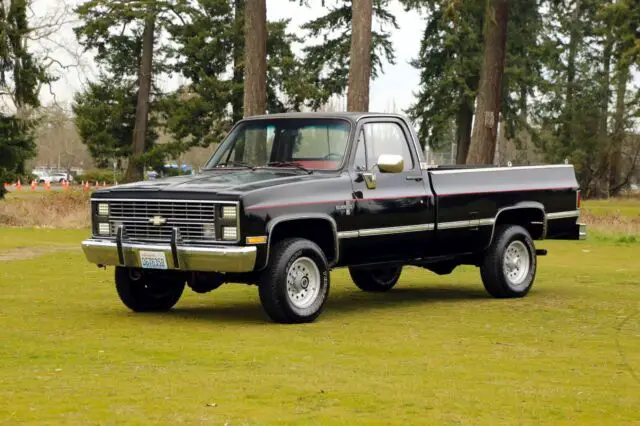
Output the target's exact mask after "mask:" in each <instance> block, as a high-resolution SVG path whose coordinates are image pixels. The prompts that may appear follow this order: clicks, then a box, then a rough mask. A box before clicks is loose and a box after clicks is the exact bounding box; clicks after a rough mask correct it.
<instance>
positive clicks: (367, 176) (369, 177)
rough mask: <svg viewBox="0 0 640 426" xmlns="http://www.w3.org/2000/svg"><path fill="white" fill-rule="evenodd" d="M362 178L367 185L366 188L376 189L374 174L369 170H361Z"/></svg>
mask: <svg viewBox="0 0 640 426" xmlns="http://www.w3.org/2000/svg"><path fill="white" fill-rule="evenodd" d="M362 178H363V179H364V183H365V184H366V185H367V189H376V186H377V182H376V174H375V173H371V172H363V173H362Z"/></svg>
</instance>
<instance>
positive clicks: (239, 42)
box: [231, 0, 244, 123]
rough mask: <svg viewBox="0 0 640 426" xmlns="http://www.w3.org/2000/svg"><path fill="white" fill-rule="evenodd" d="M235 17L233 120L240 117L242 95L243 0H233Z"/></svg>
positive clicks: (241, 113)
mask: <svg viewBox="0 0 640 426" xmlns="http://www.w3.org/2000/svg"><path fill="white" fill-rule="evenodd" d="M234 9H235V18H234V32H235V40H234V43H233V88H232V89H231V111H232V112H231V117H232V119H233V122H234V123H236V122H237V121H239V120H241V119H242V115H243V112H242V98H243V97H244V89H243V85H244V61H243V55H244V0H235V1H234Z"/></svg>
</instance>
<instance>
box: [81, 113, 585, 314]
mask: <svg viewBox="0 0 640 426" xmlns="http://www.w3.org/2000/svg"><path fill="white" fill-rule="evenodd" d="M91 212H92V224H93V230H92V234H93V235H92V236H91V238H89V239H87V240H85V241H84V242H83V243H82V247H83V250H84V252H85V254H86V257H87V259H88V260H89V261H90V262H93V263H95V264H97V265H99V266H108V265H112V266H115V284H116V289H117V292H118V295H119V296H120V299H121V300H122V302H123V303H124V304H125V305H126V306H127V307H129V308H130V309H132V310H134V311H138V312H139V311H164V310H169V309H171V308H172V307H173V306H174V305H175V304H176V303H177V302H178V300H179V299H180V297H181V295H182V293H183V291H184V289H185V286H188V287H189V288H191V289H192V290H193V291H195V292H198V293H205V292H209V291H212V290H214V289H216V288H218V287H219V286H220V285H222V284H224V283H245V284H254V285H257V286H258V289H259V294H260V300H261V303H262V305H263V307H264V309H265V311H266V312H267V314H268V315H269V317H270V318H271V319H272V320H273V321H276V322H283V323H300V322H310V321H313V320H315V319H316V318H317V317H318V315H320V313H321V312H322V310H323V307H324V306H325V302H326V300H327V297H328V294H329V286H330V274H329V272H330V270H331V269H332V268H339V267H347V268H349V272H350V275H351V277H352V279H353V281H354V283H355V284H356V286H358V287H359V288H360V289H362V290H364V291H372V292H385V291H388V290H390V289H391V288H393V287H394V286H395V285H396V283H397V282H398V280H399V279H400V277H401V273H402V269H403V267H404V266H406V265H413V266H418V267H423V268H425V269H428V270H430V271H432V272H435V273H437V274H448V273H451V272H452V271H453V270H454V269H455V268H456V267H457V266H458V265H475V266H478V267H479V269H480V275H481V278H482V282H483V284H484V287H485V288H486V290H487V291H488V293H489V294H491V295H492V296H494V297H499V298H512V297H522V296H524V295H526V294H527V293H528V292H529V290H530V289H531V287H532V285H533V282H534V279H535V275H536V269H537V262H536V259H537V256H539V255H544V254H546V251H545V250H538V249H536V248H535V245H534V241H539V240H544V239H565V240H581V239H584V238H586V227H585V225H583V224H580V223H579V222H578V218H579V215H580V191H579V188H578V183H577V181H576V178H575V172H574V169H573V166H572V165H548V166H525V167H492V166H489V167H459V166H452V167H428V166H427V165H426V164H425V163H424V160H423V155H422V152H421V150H420V149H419V144H418V142H417V139H416V135H415V134H414V132H413V129H412V128H411V126H410V125H408V123H407V121H406V120H405V119H404V117H402V116H399V115H395V114H370V113H332V114H324V113H292V114H274V115H266V116H258V117H251V118H248V119H245V120H242V121H240V122H238V123H237V124H236V125H235V126H234V127H233V129H232V130H231V132H230V133H229V134H228V135H227V137H226V138H225V139H224V140H223V141H222V142H221V144H220V145H219V147H218V148H217V150H216V151H215V153H214V154H213V156H212V157H211V159H210V160H209V162H208V163H207V166H206V167H205V169H204V170H203V171H202V172H201V173H200V174H197V175H194V176H180V177H174V178H167V179H160V180H154V181H144V182H137V183H132V184H125V185H120V186H116V187H113V188H109V189H102V190H99V191H96V192H95V193H94V194H93V197H92V200H91Z"/></svg>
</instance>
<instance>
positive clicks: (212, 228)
mask: <svg viewBox="0 0 640 426" xmlns="http://www.w3.org/2000/svg"><path fill="white" fill-rule="evenodd" d="M202 235H204V237H205V238H209V239H212V240H215V238H216V225H214V224H213V223H205V224H204V225H202Z"/></svg>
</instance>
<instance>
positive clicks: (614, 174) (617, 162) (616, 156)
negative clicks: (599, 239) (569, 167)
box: [609, 64, 629, 197]
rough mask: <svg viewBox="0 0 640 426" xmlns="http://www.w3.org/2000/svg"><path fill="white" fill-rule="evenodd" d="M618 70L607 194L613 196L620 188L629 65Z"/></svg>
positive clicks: (618, 192)
mask: <svg viewBox="0 0 640 426" xmlns="http://www.w3.org/2000/svg"><path fill="white" fill-rule="evenodd" d="M619 68H620V69H619V70H618V78H617V82H616V112H615V115H614V119H613V122H614V124H613V134H612V135H611V145H612V146H611V163H610V164H611V168H610V172H609V195H610V196H612V197H615V196H617V195H619V194H620V190H621V189H622V185H621V175H622V144H623V142H624V134H625V128H626V125H625V121H626V117H625V115H626V106H625V102H624V95H625V94H626V92H627V83H628V81H629V65H627V64H623V65H622V66H621V67H619Z"/></svg>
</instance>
